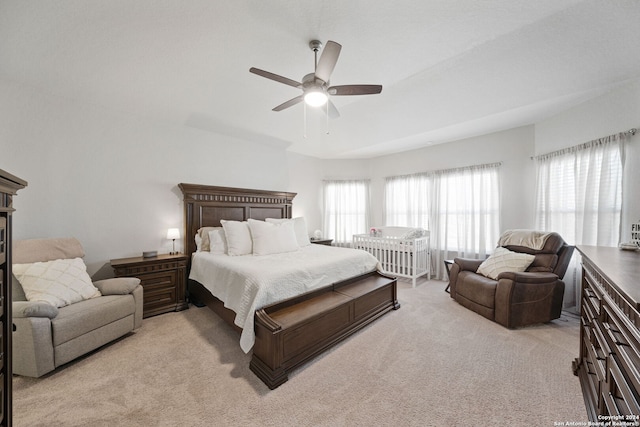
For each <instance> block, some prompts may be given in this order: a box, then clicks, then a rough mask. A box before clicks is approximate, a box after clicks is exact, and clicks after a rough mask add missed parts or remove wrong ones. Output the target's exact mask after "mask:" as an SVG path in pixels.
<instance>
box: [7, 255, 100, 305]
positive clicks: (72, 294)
mask: <svg viewBox="0 0 640 427" xmlns="http://www.w3.org/2000/svg"><path fill="white" fill-rule="evenodd" d="M13 274H14V275H15V276H16V278H17V279H18V282H20V284H21V285H22V289H23V290H24V294H25V296H26V297H27V300H29V301H44V302H48V303H49V304H51V305H53V306H55V307H64V306H66V305H69V304H73V303H74V302H79V301H83V300H85V299H90V298H95V297H99V296H100V295H101V294H100V291H99V290H98V288H96V287H95V286H93V283H92V282H91V278H90V277H89V274H87V267H86V266H85V264H84V261H83V260H82V258H72V259H57V260H55V261H47V262H34V263H30V264H14V265H13Z"/></svg>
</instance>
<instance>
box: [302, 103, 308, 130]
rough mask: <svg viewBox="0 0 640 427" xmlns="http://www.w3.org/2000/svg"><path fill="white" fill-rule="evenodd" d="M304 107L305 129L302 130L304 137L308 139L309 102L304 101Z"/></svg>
mask: <svg viewBox="0 0 640 427" xmlns="http://www.w3.org/2000/svg"><path fill="white" fill-rule="evenodd" d="M302 109H303V111H304V113H303V116H304V119H303V122H304V129H303V130H302V136H303V137H304V139H307V103H306V102H305V103H303V105H302Z"/></svg>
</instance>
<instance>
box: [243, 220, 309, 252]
mask: <svg viewBox="0 0 640 427" xmlns="http://www.w3.org/2000/svg"><path fill="white" fill-rule="evenodd" d="M249 228H250V229H251V237H252V238H253V254H254V255H269V254H279V253H283V252H293V251H297V250H298V249H299V246H298V241H297V239H296V233H295V232H294V231H293V221H286V222H280V223H273V222H265V221H257V220H255V219H250V220H249Z"/></svg>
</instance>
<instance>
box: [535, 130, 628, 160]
mask: <svg viewBox="0 0 640 427" xmlns="http://www.w3.org/2000/svg"><path fill="white" fill-rule="evenodd" d="M636 132H638V129H637V128H631V129H629V130H628V131H626V132H619V133H617V134H613V135H609V136H604V137H602V138H608V137H611V136H616V135H620V134H622V133H628V134H629V135H631V136H633V135H635V134H636ZM602 138H596V139H593V140H591V141H587V142H583V143H581V144H578V145H574V146H572V147H566V148H561V149H560V150H556V151H551V152H549V153H544V154H538V155H537V156H531V160H534V159H537V158H539V157H542V156H548V155H550V154H555V153H559V152H561V151H564V150H568V149H571V148H575V147H579V146H581V145H584V144H588V143H590V142H593V141H597V140H599V139H602Z"/></svg>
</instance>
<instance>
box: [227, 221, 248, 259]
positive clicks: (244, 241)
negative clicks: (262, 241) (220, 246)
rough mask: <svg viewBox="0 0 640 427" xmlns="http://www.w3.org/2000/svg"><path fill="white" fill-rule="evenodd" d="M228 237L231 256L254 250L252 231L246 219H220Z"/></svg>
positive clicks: (228, 249)
mask: <svg viewBox="0 0 640 427" xmlns="http://www.w3.org/2000/svg"><path fill="white" fill-rule="evenodd" d="M220 223H221V224H222V228H224V235H225V237H226V239H227V253H228V254H229V255H231V256H237V255H249V254H250V253H251V252H253V243H252V241H251V232H250V231H249V225H248V224H247V222H246V221H243V222H240V221H227V220H224V219H221V220H220Z"/></svg>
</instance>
